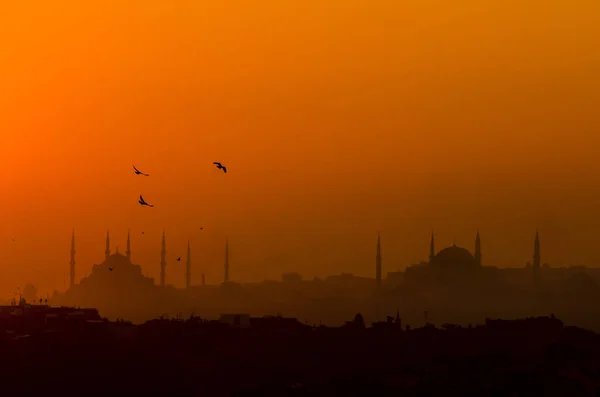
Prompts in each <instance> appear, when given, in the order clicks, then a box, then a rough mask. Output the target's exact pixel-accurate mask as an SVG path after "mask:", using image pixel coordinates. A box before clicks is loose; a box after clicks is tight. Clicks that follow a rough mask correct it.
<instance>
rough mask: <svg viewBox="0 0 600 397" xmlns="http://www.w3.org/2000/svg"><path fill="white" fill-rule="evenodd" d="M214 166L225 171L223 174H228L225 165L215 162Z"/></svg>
mask: <svg viewBox="0 0 600 397" xmlns="http://www.w3.org/2000/svg"><path fill="white" fill-rule="evenodd" d="M213 164H216V166H217V169H220V170H223V172H225V173H227V168H226V167H225V166H224V165H223V164H221V163H219V162H218V161H215V162H214V163H213Z"/></svg>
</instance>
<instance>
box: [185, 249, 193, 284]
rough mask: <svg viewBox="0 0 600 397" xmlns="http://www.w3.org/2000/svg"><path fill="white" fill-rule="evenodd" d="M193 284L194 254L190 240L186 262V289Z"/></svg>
mask: <svg viewBox="0 0 600 397" xmlns="http://www.w3.org/2000/svg"><path fill="white" fill-rule="evenodd" d="M191 284H192V253H191V249H190V242H189V240H188V246H187V257H186V260H185V288H190V287H191Z"/></svg>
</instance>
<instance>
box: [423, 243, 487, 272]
mask: <svg viewBox="0 0 600 397" xmlns="http://www.w3.org/2000/svg"><path fill="white" fill-rule="evenodd" d="M476 263H477V262H476V261H475V257H474V256H473V255H472V254H471V253H470V252H469V251H468V250H467V249H465V248H462V247H458V246H456V245H453V246H452V247H448V248H444V249H443V250H441V251H440V252H438V253H437V255H436V256H434V257H433V258H432V260H431V266H434V267H439V268H471V267H476Z"/></svg>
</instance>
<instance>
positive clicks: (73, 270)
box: [69, 229, 75, 288]
mask: <svg viewBox="0 0 600 397" xmlns="http://www.w3.org/2000/svg"><path fill="white" fill-rule="evenodd" d="M69 265H70V269H71V282H70V285H71V288H73V286H74V285H75V229H73V234H72V235H71V261H70V262H69Z"/></svg>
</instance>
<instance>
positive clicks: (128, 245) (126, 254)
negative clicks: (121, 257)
mask: <svg viewBox="0 0 600 397" xmlns="http://www.w3.org/2000/svg"><path fill="white" fill-rule="evenodd" d="M130 234H131V233H130V232H129V230H128V231H127V250H125V256H126V257H127V260H128V261H131V236H130Z"/></svg>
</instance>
